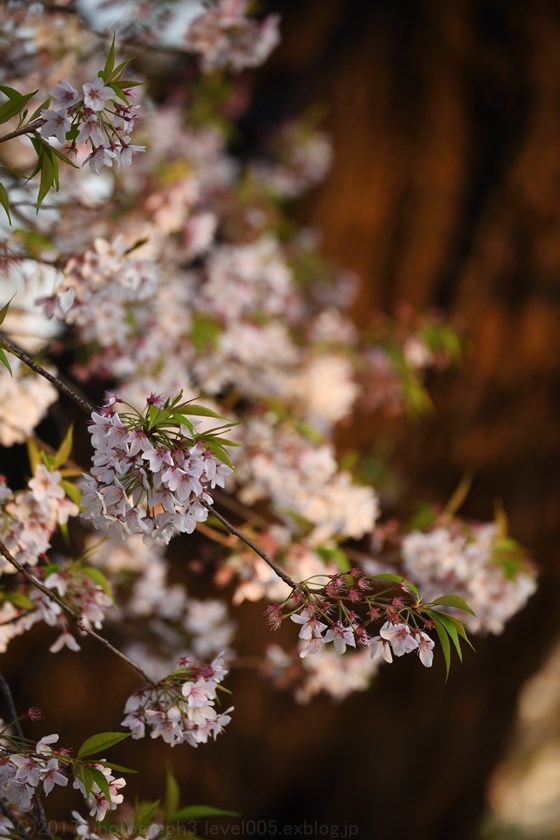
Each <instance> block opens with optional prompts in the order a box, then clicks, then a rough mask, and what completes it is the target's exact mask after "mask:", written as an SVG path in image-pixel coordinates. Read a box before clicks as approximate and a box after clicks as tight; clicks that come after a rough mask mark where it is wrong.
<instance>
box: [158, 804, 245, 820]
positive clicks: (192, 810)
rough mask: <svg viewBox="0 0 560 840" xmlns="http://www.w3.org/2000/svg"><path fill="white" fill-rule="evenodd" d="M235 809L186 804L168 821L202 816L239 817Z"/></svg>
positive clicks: (193, 818)
mask: <svg viewBox="0 0 560 840" xmlns="http://www.w3.org/2000/svg"><path fill="white" fill-rule="evenodd" d="M240 816H241V814H240V813H238V812H237V811H224V810H222V809H221V808H213V807H212V805H187V806H186V807H185V808H181V809H180V810H179V811H177V813H176V814H174V815H173V817H172V819H171V820H170V822H186V821H188V820H201V819H204V817H240Z"/></svg>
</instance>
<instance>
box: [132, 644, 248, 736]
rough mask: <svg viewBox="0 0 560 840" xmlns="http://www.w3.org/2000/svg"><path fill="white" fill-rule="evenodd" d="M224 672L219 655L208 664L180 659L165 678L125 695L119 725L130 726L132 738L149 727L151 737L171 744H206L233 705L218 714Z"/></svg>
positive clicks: (228, 718) (142, 734)
mask: <svg viewBox="0 0 560 840" xmlns="http://www.w3.org/2000/svg"><path fill="white" fill-rule="evenodd" d="M226 674H227V670H226V669H225V668H224V662H223V658H222V656H221V655H220V656H218V657H216V659H214V660H213V661H212V663H211V664H210V665H202V664H200V663H198V662H196V661H194V660H189V659H186V658H183V659H180V660H179V666H178V667H177V669H176V670H175V671H174V672H173V673H172V674H170V675H169V676H168V677H166V679H164V680H162V681H161V682H159V683H157V685H154V686H146V687H145V688H143V689H141V690H140V691H136V692H135V693H134V694H132V695H131V696H130V697H129V698H128V700H127V702H126V706H125V709H124V711H125V714H126V717H125V718H124V720H123V721H122V724H121V725H122V726H126V727H127V728H128V729H130V731H131V733H132V737H133V738H143V737H144V736H145V734H146V727H148V729H150V730H151V731H150V735H151V737H152V738H158V737H160V736H161V737H162V738H163V740H164V741H165V742H166V743H167V744H170V746H172V747H174V746H176V745H177V744H183V743H187V744H190V745H191V746H192V747H197V746H198V745H199V744H205V743H206V742H207V741H208V738H209V736H210V735H211V736H212V737H213V738H214V739H215V738H216V736H217V735H219V734H220V733H221V732H222V731H223V729H224V727H225V726H226V725H227V724H228V723H229V721H230V720H231V717H230V714H229V713H230V712H231V711H232V710H233V708H229V709H227V710H226V711H225V712H223V713H222V714H219V712H218V711H217V710H216V707H215V704H216V699H217V690H218V687H219V684H220V683H221V682H222V680H223V678H224V677H225V676H226Z"/></svg>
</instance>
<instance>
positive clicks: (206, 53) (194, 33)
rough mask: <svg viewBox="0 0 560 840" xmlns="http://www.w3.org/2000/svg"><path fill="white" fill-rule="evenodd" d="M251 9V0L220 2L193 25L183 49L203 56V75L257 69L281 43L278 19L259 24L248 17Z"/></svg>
mask: <svg viewBox="0 0 560 840" xmlns="http://www.w3.org/2000/svg"><path fill="white" fill-rule="evenodd" d="M249 7H250V2H249V0H218V2H216V3H213V4H212V5H209V6H208V8H207V9H206V10H205V11H204V12H203V13H202V14H201V15H199V16H198V17H196V18H195V19H194V20H193V22H192V23H191V24H190V26H189V28H188V30H187V32H186V35H185V39H184V42H183V43H184V47H185V49H186V50H187V51H189V52H193V53H195V54H197V55H199V56H200V59H201V66H202V69H203V70H204V72H207V73H208V72H212V71H214V70H217V69H219V68H222V67H228V68H230V69H232V70H234V71H240V70H243V69H245V68H247V67H257V66H258V65H259V64H262V63H263V62H264V61H266V59H267V58H268V56H269V55H270V53H271V52H272V50H273V49H274V47H275V46H276V45H277V44H278V41H279V40H280V35H279V32H278V23H279V18H278V16H277V15H269V16H268V17H267V18H265V19H264V20H263V21H262V22H258V21H256V20H253V19H251V18H250V17H248V12H249Z"/></svg>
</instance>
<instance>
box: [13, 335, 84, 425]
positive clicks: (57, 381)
mask: <svg viewBox="0 0 560 840" xmlns="http://www.w3.org/2000/svg"><path fill="white" fill-rule="evenodd" d="M0 345H1V346H3V347H5V348H6V350H9V352H10V353H13V355H14V356H16V357H17V358H18V359H20V360H21V361H22V362H23V363H24V364H26V365H27V367H29V368H31V370H33V371H35V373H38V374H39V376H42V377H43V378H44V379H47V380H48V381H49V382H50V383H51V384H52V385H54V387H55V388H56V389H57V390H59V391H60V392H61V393H62V394H64V395H65V396H67V397H69V398H70V399H71V400H73V401H74V402H75V403H76V405H79V407H80V408H81V409H82V411H85V412H86V413H87V414H91V412H92V411H95V406H94V404H93V403H92V402H90V401H89V400H88V399H87V397H83V396H81V395H80V394H78V393H77V392H76V391H74V389H73V388H71V387H70V385H68V384H67V383H66V382H65V381H64V378H63V377H61V376H55V375H54V374H52V373H49V371H48V370H45V368H44V367H42V366H41V365H40V364H38V363H37V362H36V361H34V359H32V357H31V356H30V355H29V353H26V352H25V350H24V349H23V348H22V347H19V346H18V345H17V344H14V342H13V341H10V339H9V338H8V337H7V335H6V334H5V333H3V332H0Z"/></svg>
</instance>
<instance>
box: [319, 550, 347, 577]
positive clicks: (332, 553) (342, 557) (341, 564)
mask: <svg viewBox="0 0 560 840" xmlns="http://www.w3.org/2000/svg"><path fill="white" fill-rule="evenodd" d="M316 551H317V554H318V555H319V557H321V558H322V559H323V560H325V561H326V562H327V563H329V562H331V563H336V565H337V566H338V568H339V569H340V571H341V572H347V571H349V569H351V568H352V564H351V563H350V561H349V559H348V557H347V555H346V554H345V552H344V551H343V550H342V549H341V548H339V547H338V546H334V547H330V546H321V548H318V549H316Z"/></svg>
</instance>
